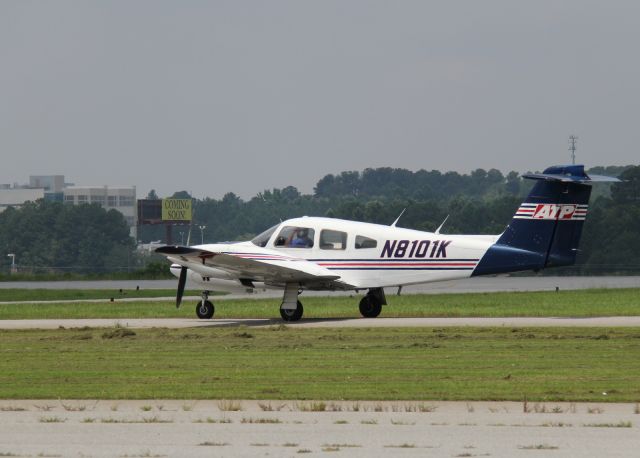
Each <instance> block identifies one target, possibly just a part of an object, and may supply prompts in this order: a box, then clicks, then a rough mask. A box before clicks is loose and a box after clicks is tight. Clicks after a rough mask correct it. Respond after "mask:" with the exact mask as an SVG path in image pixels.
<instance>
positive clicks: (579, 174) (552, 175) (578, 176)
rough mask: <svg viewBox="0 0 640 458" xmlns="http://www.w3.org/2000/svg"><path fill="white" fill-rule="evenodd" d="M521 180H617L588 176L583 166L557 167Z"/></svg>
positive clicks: (588, 181) (529, 174) (581, 181)
mask: <svg viewBox="0 0 640 458" xmlns="http://www.w3.org/2000/svg"><path fill="white" fill-rule="evenodd" d="M522 178H528V179H530V180H547V181H561V182H563V183H584V184H589V183H607V182H608V183H615V182H619V181H620V180H619V179H618V178H613V177H607V176H603V175H588V174H587V173H586V172H585V171H584V166H583V165H557V166H554V167H549V168H548V169H546V170H545V171H544V173H527V174H524V175H522Z"/></svg>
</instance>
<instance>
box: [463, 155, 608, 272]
mask: <svg viewBox="0 0 640 458" xmlns="http://www.w3.org/2000/svg"><path fill="white" fill-rule="evenodd" d="M523 177H524V178H529V179H533V180H536V181H537V182H536V184H535V185H534V187H533V189H532V190H531V192H530V193H529V195H528V196H527V198H526V199H525V201H524V202H523V203H522V204H521V205H520V207H519V208H518V211H517V212H516V214H515V215H514V216H513V219H512V220H511V223H510V224H509V226H507V229H506V230H505V231H504V233H503V234H502V235H501V236H500V238H499V239H498V241H497V242H496V243H495V244H494V245H493V246H491V248H489V250H488V251H487V252H486V253H485V255H484V256H483V258H482V259H481V261H480V263H478V266H477V267H476V269H475V270H474V272H473V275H487V274H497V273H506V272H516V271H520V270H540V269H544V268H545V267H556V266H568V265H572V264H574V263H575V260H576V255H577V252H578V244H579V243H580V236H581V235H582V226H583V225H584V221H585V219H586V216H587V210H588V207H589V205H588V204H589V196H590V195H591V183H593V182H603V181H619V180H618V179H617V178H609V177H600V176H589V175H587V174H586V173H585V172H584V166H582V165H565V166H555V167H549V168H548V169H546V170H545V171H544V172H543V173H541V174H529V175H523Z"/></svg>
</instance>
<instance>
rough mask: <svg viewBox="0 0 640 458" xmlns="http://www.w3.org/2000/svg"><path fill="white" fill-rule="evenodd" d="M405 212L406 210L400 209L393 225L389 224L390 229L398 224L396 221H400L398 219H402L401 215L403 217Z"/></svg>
mask: <svg viewBox="0 0 640 458" xmlns="http://www.w3.org/2000/svg"><path fill="white" fill-rule="evenodd" d="M405 210H406V208H403V209H402V211H401V212H400V214H399V215H398V217H397V218H396V220H395V221H394V222H393V223H391V227H396V224H398V221H400V218H402V215H404V212H405Z"/></svg>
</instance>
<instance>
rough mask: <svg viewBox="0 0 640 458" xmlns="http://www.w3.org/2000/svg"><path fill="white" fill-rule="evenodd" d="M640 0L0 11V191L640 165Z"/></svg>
mask: <svg viewBox="0 0 640 458" xmlns="http://www.w3.org/2000/svg"><path fill="white" fill-rule="evenodd" d="M639 44H640V2H638V1H637V0H635V1H634V0H629V1H607V2H603V1H590V0H574V1H561V0H550V1H542V0H536V1H529V2H521V1H513V0H508V1H476V0H473V1H466V2H465V1H450V0H443V1H425V0H423V1H380V2H377V1H355V0H354V1H350V0H336V1H328V0H322V1H314V2H311V1H303V0H292V1H254V2H250V1H241V0H230V1H186V0H180V1H177V0H176V1H171V2H168V1H158V0H153V1H129V0H127V1H102V2H97V1H93V2H92V1H76V2H68V1H39V2H32V1H25V0H16V1H9V0H1V1H0V155H1V156H0V157H2V163H1V165H0V183H13V182H16V181H17V182H26V181H27V180H28V176H29V175H30V174H64V175H65V176H66V178H67V181H73V182H75V183H76V184H97V185H102V184H131V185H136V186H137V187H138V194H139V195H141V196H144V195H145V194H146V193H147V192H148V191H149V190H150V189H151V188H155V189H156V190H157V191H158V193H159V194H160V195H167V194H169V193H172V192H173V191H175V190H181V189H186V190H189V191H191V192H193V194H194V196H196V197H204V196H211V197H221V196H222V195H223V194H224V193H226V192H228V191H234V192H236V193H237V194H239V195H241V196H243V197H250V196H252V195H254V194H255V193H257V192H259V191H261V190H263V189H268V188H272V187H284V186H287V185H294V186H297V187H298V188H299V189H300V190H301V191H303V192H310V191H311V190H312V188H313V186H314V185H315V183H316V182H317V180H318V179H319V178H321V177H322V176H324V175H325V174H327V173H337V172H341V171H343V170H362V169H364V168H366V167H381V166H391V167H404V168H409V169H412V170H417V169H420V168H425V169H440V170H457V171H460V172H468V171H470V170H472V169H475V168H478V167H481V168H485V169H489V168H497V169H500V170H502V171H509V170H516V171H519V172H525V171H527V170H536V169H542V168H544V167H545V166H547V165H551V164H556V163H565V162H567V161H568V160H569V153H568V151H567V137H568V136H569V135H570V134H572V133H573V134H576V135H578V136H579V137H580V139H579V141H578V159H579V161H580V162H584V163H585V164H587V165H588V166H593V165H599V164H607V165H609V164H610V165H614V164H619V165H622V164H629V163H634V164H638V163H640V154H639V147H638V145H640V139H639V136H640V129H639V121H640V113H639V111H640V90H639V85H640V59H638V46H639Z"/></svg>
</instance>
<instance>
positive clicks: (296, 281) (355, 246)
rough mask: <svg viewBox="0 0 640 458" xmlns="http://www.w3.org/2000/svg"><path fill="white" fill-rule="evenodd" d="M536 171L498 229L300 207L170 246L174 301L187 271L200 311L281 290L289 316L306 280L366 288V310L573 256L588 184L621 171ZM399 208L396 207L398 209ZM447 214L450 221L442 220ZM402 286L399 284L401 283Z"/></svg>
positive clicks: (369, 313)
mask: <svg viewBox="0 0 640 458" xmlns="http://www.w3.org/2000/svg"><path fill="white" fill-rule="evenodd" d="M523 178H528V179H532V180H536V183H535V185H534V186H533V188H532V190H531V192H530V193H529V195H528V197H527V198H526V199H525V201H524V202H523V203H522V204H521V205H520V207H519V208H518V210H517V211H516V213H515V215H514V216H513V219H512V220H511V222H510V223H509V225H508V226H507V228H506V229H505V231H504V232H503V233H502V234H500V235H449V234H447V235H445V234H442V233H440V229H441V227H442V226H441V227H440V228H438V230H436V231H435V232H422V231H416V230H412V229H404V228H399V227H396V223H397V222H398V220H396V221H395V222H394V223H393V224H391V225H390V226H384V225H379V224H370V223H362V222H356V221H347V220H341V219H333V218H319V217H301V218H294V219H289V220H287V221H284V222H282V223H280V224H277V225H275V226H273V227H271V228H270V229H267V230H266V231H264V232H263V233H261V234H259V235H258V236H257V237H255V238H254V239H253V240H250V241H246V242H234V243H216V244H204V245H196V246H163V247H160V248H157V249H156V250H155V251H156V252H157V253H160V254H163V255H165V256H166V257H167V258H168V259H169V260H170V261H171V262H172V263H173V264H172V266H171V272H172V273H173V274H174V275H176V276H177V277H178V278H179V280H178V290H177V297H176V307H179V306H180V303H181V302H182V296H183V294H184V288H185V284H186V281H187V279H189V280H190V281H191V282H193V283H195V284H197V285H200V286H201V287H202V297H201V300H200V302H198V304H197V306H196V314H197V316H198V317H199V318H201V319H209V318H212V317H213V315H214V312H215V308H214V305H213V303H212V302H211V301H210V300H209V294H210V291H212V290H221V291H237V290H244V289H249V290H252V289H254V288H278V289H282V290H283V292H284V293H283V298H282V304H281V305H280V315H281V316H282V319H283V320H284V321H297V320H299V319H300V318H302V314H303V307H302V303H301V302H300V300H299V299H298V296H299V295H300V294H301V293H302V292H303V291H305V290H315V291H319V290H322V291H349V290H353V291H356V292H359V291H361V290H367V293H366V294H365V295H364V296H363V297H362V299H361V300H360V304H359V308H360V313H361V315H362V316H363V317H367V318H374V317H377V316H378V315H379V314H380V312H381V310H382V306H383V305H386V304H387V299H386V297H385V292H384V288H388V287H397V288H402V286H405V285H414V284H420V283H429V282H436V281H443V280H454V279H461V278H469V277H474V276H478V275H494V274H504V273H508V272H517V271H525V270H533V271H539V270H541V269H544V268H547V267H557V266H568V265H572V264H574V263H575V259H576V255H577V252H578V244H579V242H580V236H581V233H582V226H583V225H584V222H585V219H586V216H587V210H588V203H589V196H590V194H591V185H592V184H593V183H595V182H607V181H608V182H613V181H620V180H618V179H617V178H611V177H604V176H595V175H587V174H586V173H585V171H584V166H582V165H565V166H553V167H549V168H547V169H546V170H545V171H544V172H543V173H534V174H526V175H523ZM398 218H399V217H398ZM443 224H444V223H443ZM398 291H400V290H398Z"/></svg>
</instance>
